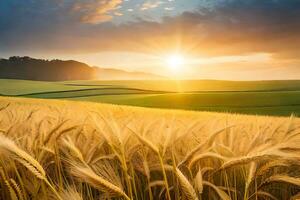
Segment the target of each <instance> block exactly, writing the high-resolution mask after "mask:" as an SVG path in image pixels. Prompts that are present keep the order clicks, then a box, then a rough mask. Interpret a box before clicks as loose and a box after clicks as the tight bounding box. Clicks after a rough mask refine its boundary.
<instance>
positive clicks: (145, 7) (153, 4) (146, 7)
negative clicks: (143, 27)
mask: <svg viewBox="0 0 300 200" xmlns="http://www.w3.org/2000/svg"><path fill="white" fill-rule="evenodd" d="M163 3H164V2H163V1H146V2H145V3H143V5H142V7H141V10H149V9H152V8H157V7H158V6H160V5H161V4H163Z"/></svg>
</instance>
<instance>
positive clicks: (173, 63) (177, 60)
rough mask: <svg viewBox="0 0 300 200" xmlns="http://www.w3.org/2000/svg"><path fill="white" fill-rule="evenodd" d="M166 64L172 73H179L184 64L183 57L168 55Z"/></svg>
mask: <svg viewBox="0 0 300 200" xmlns="http://www.w3.org/2000/svg"><path fill="white" fill-rule="evenodd" d="M166 63H167V65H168V67H169V68H170V69H171V70H172V71H179V69H180V68H181V67H182V65H183V64H184V57H183V56H182V55H178V54H174V55H170V56H168V57H167V58H166Z"/></svg>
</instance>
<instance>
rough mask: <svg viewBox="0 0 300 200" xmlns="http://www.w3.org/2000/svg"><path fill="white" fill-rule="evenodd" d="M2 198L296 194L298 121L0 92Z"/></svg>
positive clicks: (237, 197) (290, 196) (299, 189)
mask: <svg viewBox="0 0 300 200" xmlns="http://www.w3.org/2000/svg"><path fill="white" fill-rule="evenodd" d="M0 132H1V136H0V155H1V156H0V175H1V178H0V190H1V193H0V196H1V197H0V198H1V199H8V200H9V199H13V200H15V199H18V200H19V199H22V200H29V199H62V200H67V199H75V200H80V199H87V200H94V199H126V200H129V199H139V200H143V199H175V200H179V199H193V200H195V199H225V200H230V199H232V200H240V199H243V200H248V199H249V200H252V199H297V197H299V195H300V178H299V177H300V170H299V169H300V168H299V166H300V163H299V160H300V156H299V155H300V148H299V147H300V120H299V119H298V118H296V117H294V116H291V117H287V118H284V117H265V116H250V115H236V114H222V113H209V112H192V111H180V110H161V109H148V108H136V107H128V106H114V105H106V104H98V103H87V102H74V101H58V100H40V99H29V98H11V97H0Z"/></svg>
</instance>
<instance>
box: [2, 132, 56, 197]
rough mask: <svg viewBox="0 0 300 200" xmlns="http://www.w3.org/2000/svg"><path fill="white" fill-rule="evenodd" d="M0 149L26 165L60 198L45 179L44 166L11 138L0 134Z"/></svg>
mask: <svg viewBox="0 0 300 200" xmlns="http://www.w3.org/2000/svg"><path fill="white" fill-rule="evenodd" d="M0 151H2V152H5V153H7V154H8V155H9V156H10V157H12V158H13V159H15V160H16V161H17V162H19V163H20V164H22V165H23V166H24V167H26V168H27V169H28V170H29V171H30V172H31V173H32V174H34V175H35V176H36V177H37V178H39V179H41V180H43V181H44V182H45V183H46V184H47V185H48V186H49V187H50V188H51V189H52V190H53V192H54V193H55V195H56V196H57V198H58V199H60V200H61V197H60V196H59V194H58V193H57V191H56V190H55V188H54V187H53V186H52V185H51V184H50V182H49V181H48V180H47V177H46V172H45V170H44V168H43V167H42V166H41V165H40V163H39V162H38V161H37V160H35V159H34V158H33V157H32V156H30V155H29V154H28V153H27V152H25V151H24V150H22V149H20V148H19V147H18V146H17V145H16V144H15V143H14V142H13V141H12V140H10V139H8V138H6V137H4V136H0Z"/></svg>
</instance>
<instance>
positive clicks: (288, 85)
mask: <svg viewBox="0 0 300 200" xmlns="http://www.w3.org/2000/svg"><path fill="white" fill-rule="evenodd" d="M0 94H1V95H3V96H20V97H28V98H47V99H68V100H78V101H93V102H102V103H112V104H121V105H133V106H142V107H155V108H172V109H188V110H204V111H220V112H237V113H246V114H263V115H290V114H292V113H294V114H299V113H300V81H256V82H251V81H245V82H242V81H240V82H238V81H212V80H201V81H69V82H35V81H23V80H0Z"/></svg>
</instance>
